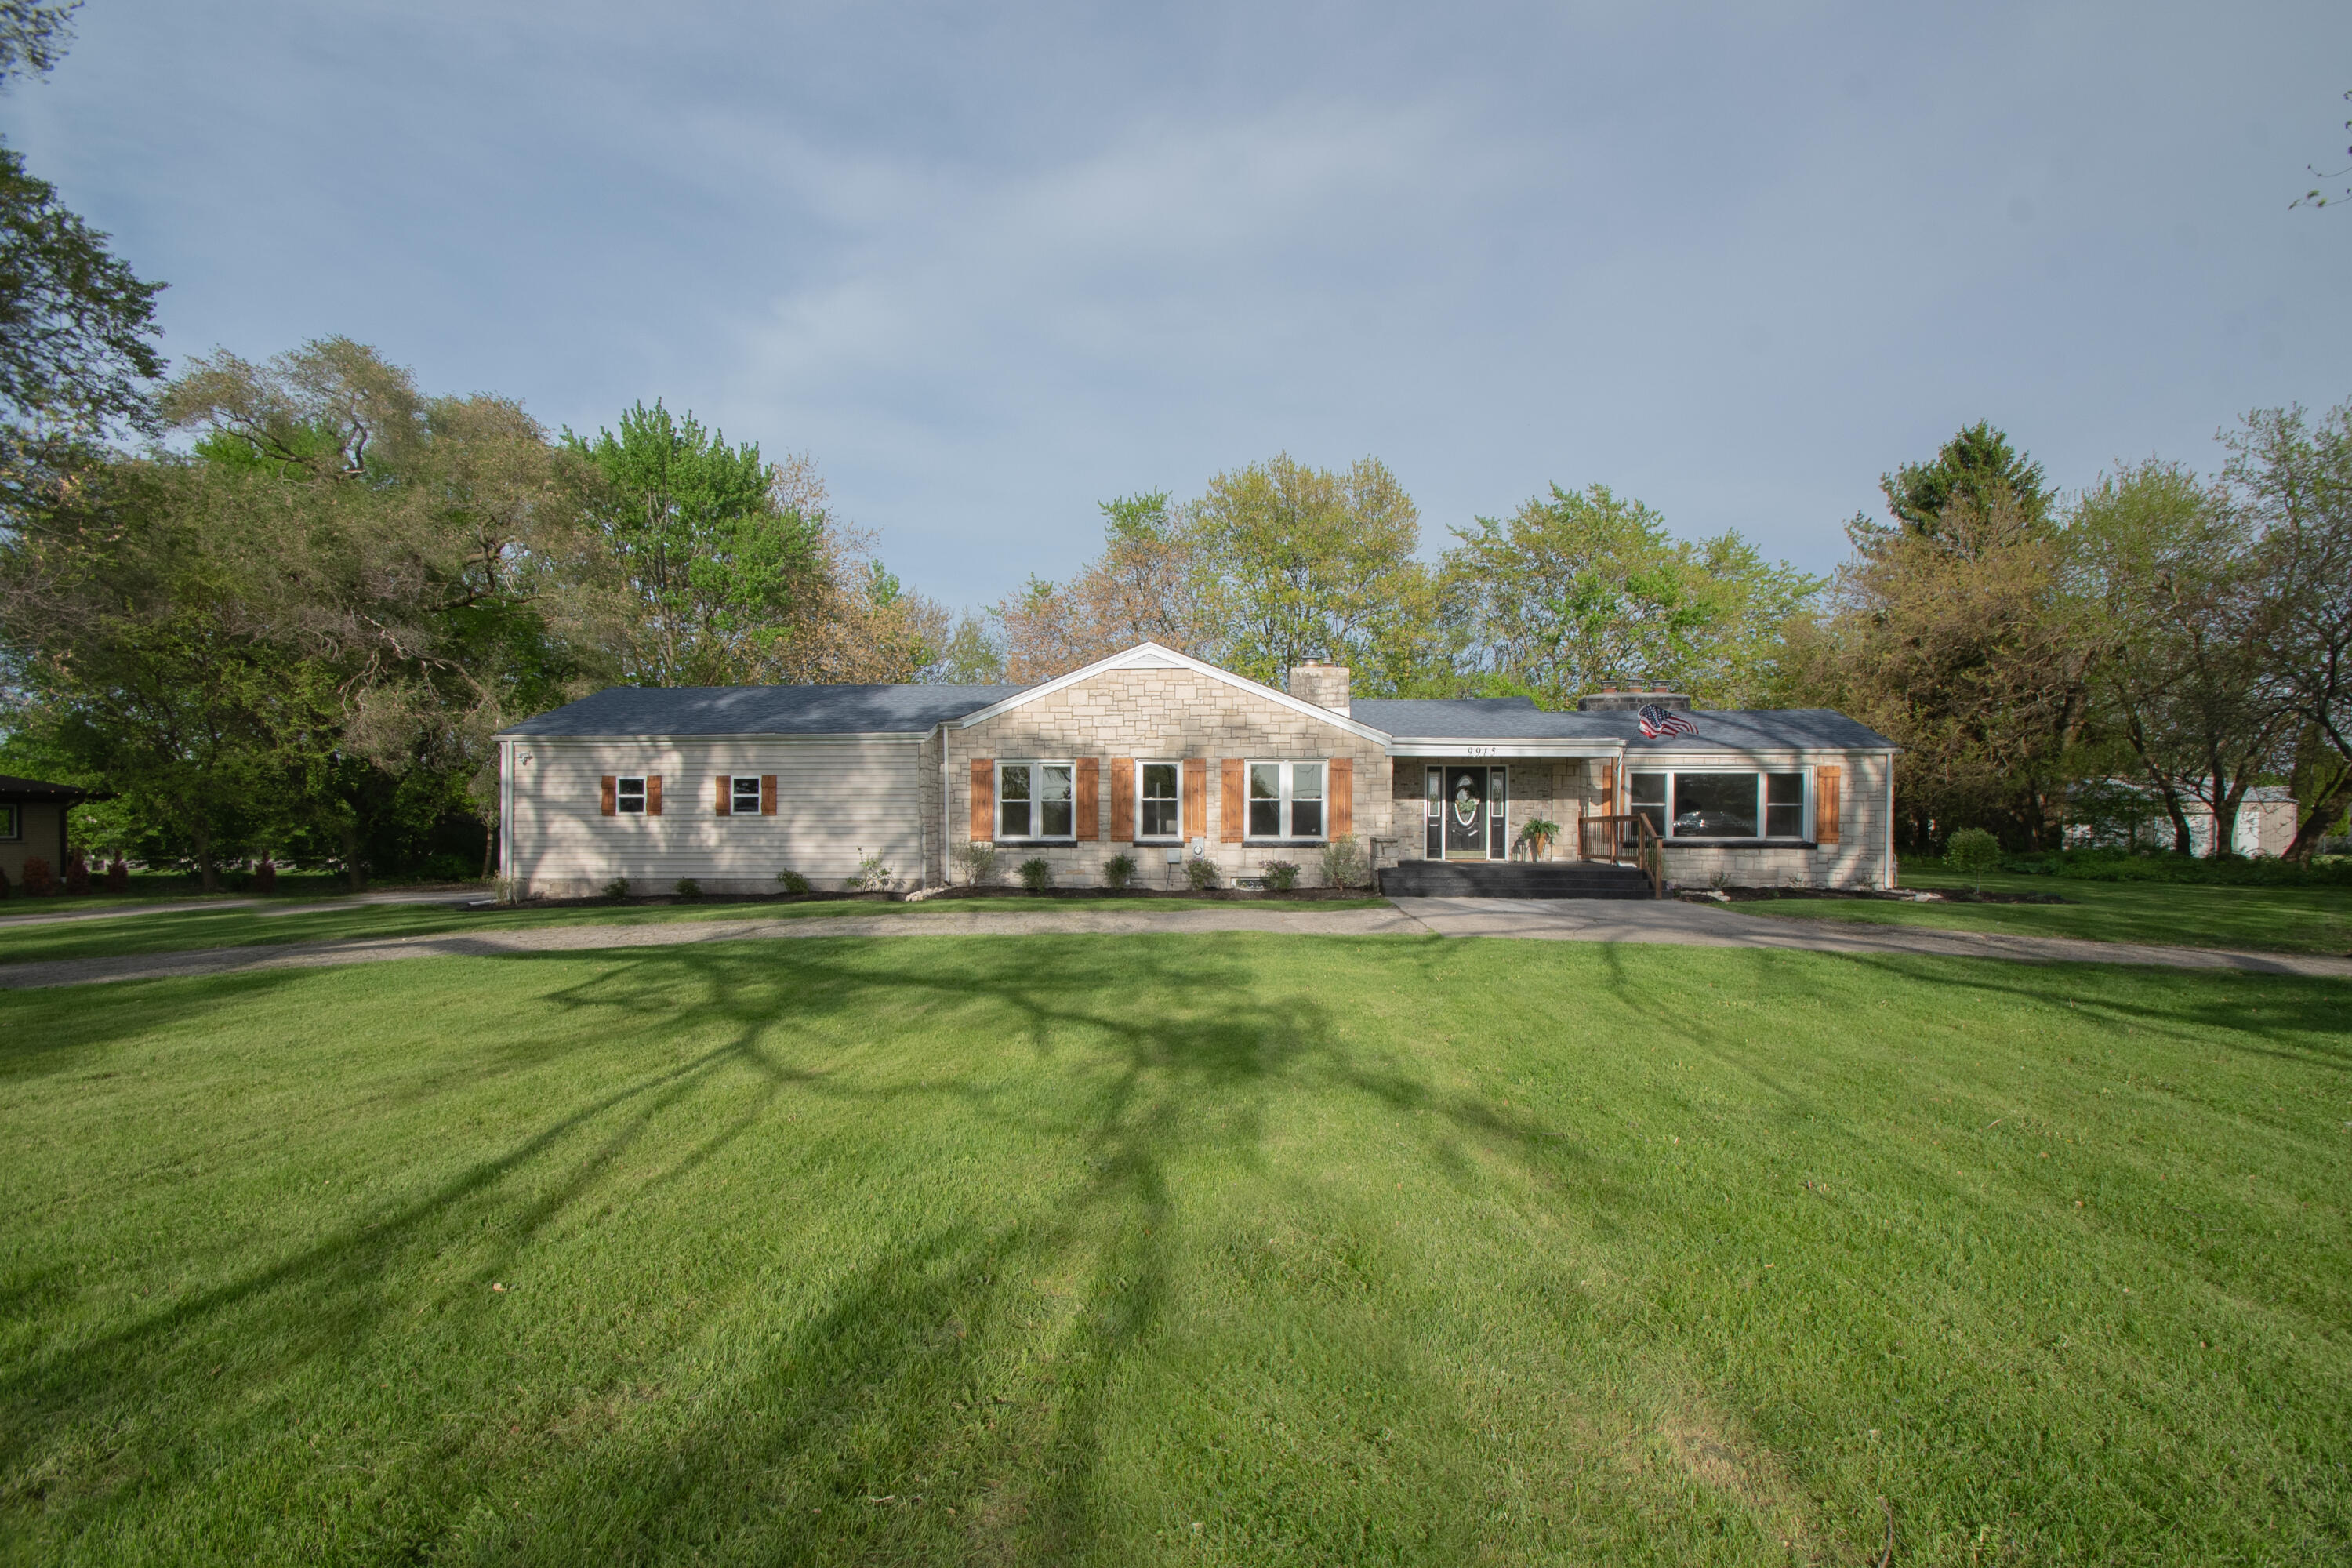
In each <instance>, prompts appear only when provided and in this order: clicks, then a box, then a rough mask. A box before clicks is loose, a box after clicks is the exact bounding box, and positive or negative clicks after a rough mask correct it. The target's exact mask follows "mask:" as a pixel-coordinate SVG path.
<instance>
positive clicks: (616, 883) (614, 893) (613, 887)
mask: <svg viewBox="0 0 2352 1568" xmlns="http://www.w3.org/2000/svg"><path fill="white" fill-rule="evenodd" d="M604 896H605V897H606V898H608V899H612V900H615V901H618V900H622V899H625V898H627V897H628V896H629V879H627V878H626V877H615V878H614V879H612V880H611V881H609V882H607V883H605V884H604Z"/></svg>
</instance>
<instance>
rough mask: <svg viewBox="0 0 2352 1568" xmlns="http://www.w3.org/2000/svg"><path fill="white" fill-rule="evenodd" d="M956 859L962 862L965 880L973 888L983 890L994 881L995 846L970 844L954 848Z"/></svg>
mask: <svg viewBox="0 0 2352 1568" xmlns="http://www.w3.org/2000/svg"><path fill="white" fill-rule="evenodd" d="M956 858H957V859H958V860H961V862H963V871H964V877H965V879H966V880H967V881H968V882H970V884H971V886H973V887H975V888H985V887H987V886H988V885H989V884H990V883H992V882H993V881H995V880H996V846H995V845H993V844H984V843H978V842H975V843H970V844H959V845H957V846H956Z"/></svg>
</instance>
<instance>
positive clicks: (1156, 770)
mask: <svg viewBox="0 0 2352 1568" xmlns="http://www.w3.org/2000/svg"><path fill="white" fill-rule="evenodd" d="M1135 774H1136V777H1135V804H1136V806H1137V810H1136V813H1135V826H1136V834H1135V836H1136V837H1138V838H1173V837H1176V836H1177V833H1178V832H1179V829H1178V827H1177V821H1178V817H1177V815H1176V813H1177V796H1176V764H1175V763H1143V764H1142V765H1141V766H1139V767H1138V768H1137V769H1136V770H1135Z"/></svg>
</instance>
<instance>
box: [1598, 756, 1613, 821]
mask: <svg viewBox="0 0 2352 1568" xmlns="http://www.w3.org/2000/svg"><path fill="white" fill-rule="evenodd" d="M1616 815H1617V764H1616V763H1601V816H1616Z"/></svg>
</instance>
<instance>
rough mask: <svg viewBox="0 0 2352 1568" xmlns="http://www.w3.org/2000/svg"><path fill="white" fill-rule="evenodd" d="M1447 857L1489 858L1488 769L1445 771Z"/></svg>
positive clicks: (1458, 858)
mask: <svg viewBox="0 0 2352 1568" xmlns="http://www.w3.org/2000/svg"><path fill="white" fill-rule="evenodd" d="M1444 806H1445V858H1447V859H1448V860H1484V859H1485V858H1486V769H1485V768H1448V769H1446V770H1445V801H1444Z"/></svg>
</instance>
